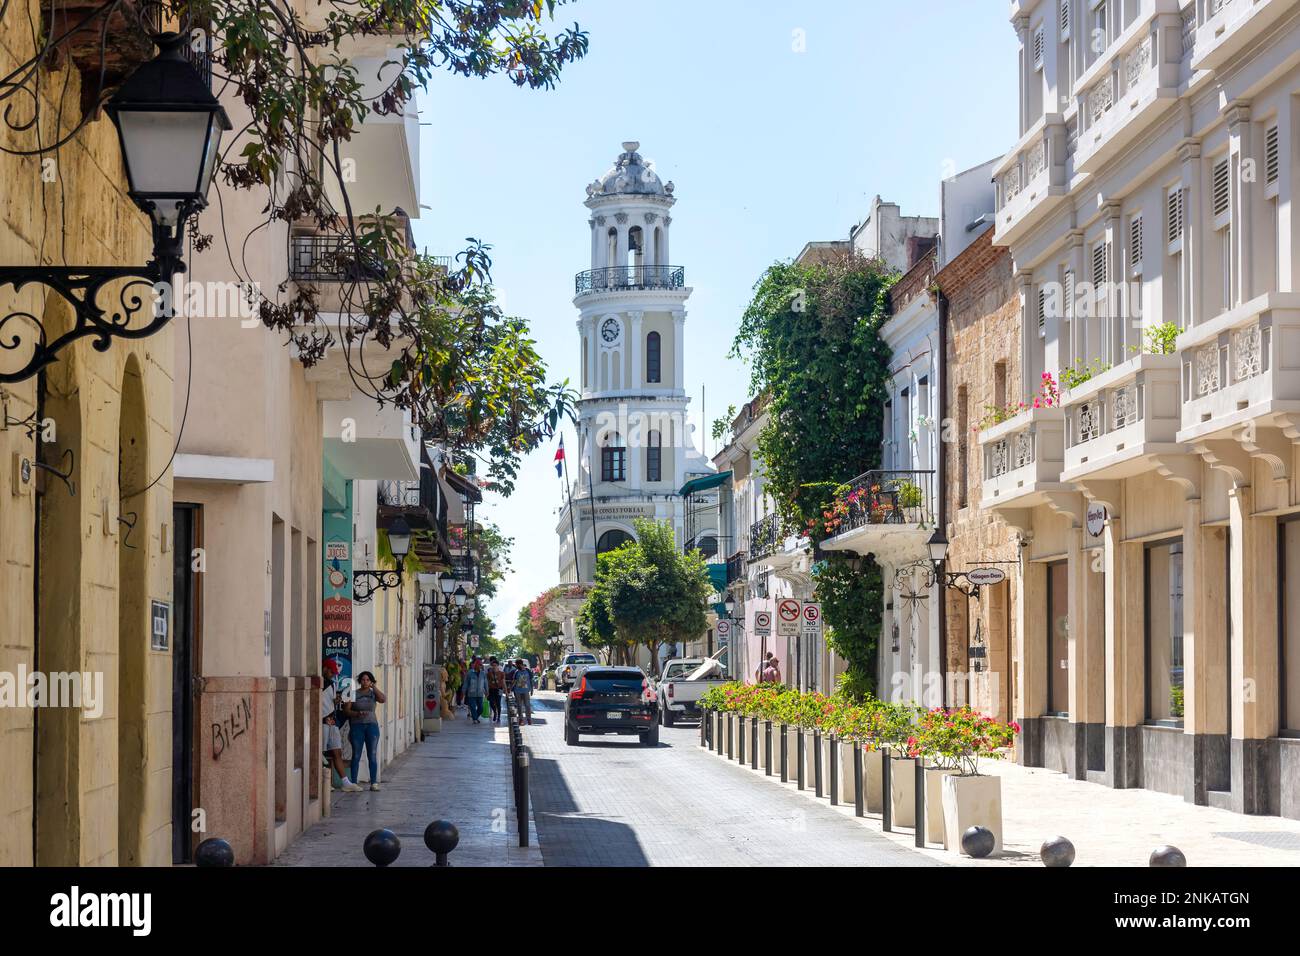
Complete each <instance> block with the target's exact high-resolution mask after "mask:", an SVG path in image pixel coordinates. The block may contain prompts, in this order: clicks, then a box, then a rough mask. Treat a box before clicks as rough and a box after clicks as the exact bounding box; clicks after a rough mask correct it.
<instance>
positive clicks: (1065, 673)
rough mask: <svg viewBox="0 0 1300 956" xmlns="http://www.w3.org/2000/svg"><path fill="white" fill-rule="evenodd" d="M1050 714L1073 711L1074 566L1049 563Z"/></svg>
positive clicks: (1048, 686) (1062, 715) (1048, 701)
mask: <svg viewBox="0 0 1300 956" xmlns="http://www.w3.org/2000/svg"><path fill="white" fill-rule="evenodd" d="M1047 713H1048V714H1051V715H1054V716H1059V717H1066V716H1068V715H1069V713H1070V565H1069V562H1066V561H1057V562H1054V563H1052V564H1049V565H1048V566H1047Z"/></svg>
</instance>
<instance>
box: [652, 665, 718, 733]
mask: <svg viewBox="0 0 1300 956" xmlns="http://www.w3.org/2000/svg"><path fill="white" fill-rule="evenodd" d="M719 653H720V654H721V653H725V652H721V651H720V652H719ZM729 681H730V678H728V677H726V676H724V674H723V668H722V662H721V661H719V660H717V658H716V657H675V658H673V659H672V660H670V661H667V662H666V663H665V664H664V668H663V675H662V676H661V677H660V678H659V683H658V684H657V685H656V686H655V690H656V692H657V695H658V697H659V721H660V723H662V724H663V725H664V726H665V727H671V726H672V725H673V721H675V720H676V719H677V718H678V717H690V718H698V717H699V716H700V698H701V697H703V696H704V695H705V693H706V692H708V690H709V688H711V687H717V686H718V685H719V684H726V683H728V682H729Z"/></svg>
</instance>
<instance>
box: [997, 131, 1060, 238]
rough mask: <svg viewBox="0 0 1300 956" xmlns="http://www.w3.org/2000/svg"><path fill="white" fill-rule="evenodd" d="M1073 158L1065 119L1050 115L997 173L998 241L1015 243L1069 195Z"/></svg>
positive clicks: (1021, 142)
mask: <svg viewBox="0 0 1300 956" xmlns="http://www.w3.org/2000/svg"><path fill="white" fill-rule="evenodd" d="M1071 176H1073V158H1072V157H1071V155H1070V142H1069V138H1068V134H1067V130H1066V125H1065V119H1064V117H1063V116H1061V114H1059V113H1049V114H1048V115H1046V116H1044V117H1043V118H1042V119H1040V120H1039V121H1038V122H1037V123H1035V124H1034V125H1033V127H1032V128H1030V130H1029V132H1028V133H1026V134H1025V135H1024V136H1023V137H1022V138H1021V140H1020V142H1019V143H1017V144H1016V146H1015V147H1014V148H1013V149H1012V150H1011V152H1009V153H1008V154H1007V155H1006V158H1004V159H1003V160H1002V162H1001V163H1000V164H999V165H998V166H997V167H996V168H995V169H994V171H993V182H994V191H995V193H996V198H995V205H996V208H997V215H996V219H995V229H996V230H997V232H996V240H997V242H999V243H1007V242H1014V241H1016V240H1017V239H1019V238H1020V237H1021V236H1023V235H1024V234H1025V232H1026V231H1027V230H1028V228H1029V227H1030V226H1031V225H1032V224H1033V223H1034V222H1037V221H1038V220H1039V219H1040V218H1041V216H1042V215H1044V214H1045V213H1046V212H1047V211H1048V210H1050V209H1051V208H1052V207H1054V206H1056V205H1057V203H1058V202H1059V201H1060V200H1061V199H1062V198H1064V197H1065V196H1066V195H1067V194H1068V193H1069V191H1070V178H1071Z"/></svg>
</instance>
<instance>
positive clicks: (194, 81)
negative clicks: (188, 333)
mask: <svg viewBox="0 0 1300 956" xmlns="http://www.w3.org/2000/svg"><path fill="white" fill-rule="evenodd" d="M188 42H189V39H188V37H185V36H181V35H179V34H175V33H162V34H159V35H157V36H155V37H154V43H155V45H156V46H157V47H158V54H157V56H155V57H154V58H153V59H152V60H149V61H148V62H147V63H143V64H141V65H140V66H139V67H138V68H137V69H136V70H135V71H134V72H133V73H132V74H131V75H130V76H128V77H127V78H126V80H125V82H123V84H122V85H121V87H119V88H118V90H117V92H116V93H114V94H113V96H112V98H111V99H110V100H109V101H108V103H107V104H106V105H105V107H104V109H105V112H106V113H108V115H109V117H110V118H111V119H112V121H113V125H114V126H115V127H116V128H117V133H118V139H119V141H120V145H121V149H122V165H123V166H124V167H125V169H126V177H127V183H128V195H129V196H130V197H131V199H132V201H134V202H135V204H136V205H137V206H139V207H140V208H141V209H142V210H143V211H144V212H145V213H146V214H147V215H148V216H149V218H150V220H151V221H152V224H153V259H152V260H150V261H149V263H147V264H146V265H142V266H136V265H128V266H57V267H56V266H43V265H38V266H7V267H0V285H11V286H13V287H14V290H15V291H18V290H20V289H22V287H23V286H25V285H27V284H29V283H33V282H35V283H39V284H41V285H43V286H46V287H47V288H49V289H50V290H52V291H53V292H55V293H56V294H57V295H59V296H61V297H62V298H63V299H64V300H65V301H66V302H67V303H68V305H69V306H71V307H72V309H73V311H74V313H75V314H76V322H75V323H74V324H73V326H72V327H71V328H70V329H69V330H68V331H66V332H64V333H63V334H62V335H59V336H58V337H56V338H54V339H52V340H49V341H47V340H46V339H45V337H44V335H43V333H38V334H37V336H36V337H35V340H34V341H33V342H32V344H31V346H30V353H28V352H27V351H26V350H25V348H24V347H23V345H22V339H21V337H20V335H19V334H18V333H17V332H16V331H14V329H12V328H11V329H5V326H6V325H8V324H9V323H10V322H11V320H22V321H25V322H32V323H34V322H35V321H36V320H35V318H34V317H33V316H31V315H30V314H28V313H26V312H21V311H17V312H8V313H7V314H4V315H0V341H4V342H5V349H6V350H15V349H24V350H23V351H20V352H19V354H23V355H26V356H27V358H26V362H25V363H24V364H23V365H22V366H20V367H18V368H16V369H12V370H10V369H5V368H0V383H4V382H19V381H24V380H26V379H29V378H31V377H32V376H34V375H36V374H37V373H38V372H40V371H41V369H43V368H45V367H46V366H47V365H50V364H52V363H53V362H55V361H57V359H58V356H59V353H60V352H61V351H62V350H63V349H64V348H66V347H67V346H69V345H71V344H72V343H73V342H75V341H76V340H77V339H80V338H84V337H86V336H94V337H95V342H94V346H95V348H96V349H97V350H98V351H101V352H105V351H107V350H108V347H109V345H110V344H111V343H112V340H113V339H114V338H125V339H142V338H147V337H148V336H150V335H153V334H154V333H155V332H158V331H159V330H160V329H161V328H162V327H163V326H164V325H166V324H167V323H168V322H169V321H171V318H172V316H173V315H174V314H175V310H174V308H173V305H172V299H173V293H172V290H171V289H169V288H166V287H169V286H170V285H171V282H172V279H173V278H174V277H175V275H176V274H177V273H179V272H184V271H185V263H184V261H183V258H182V254H183V248H184V237H185V222H186V220H187V219H188V218H189V217H190V216H191V215H193V214H194V213H195V212H198V211H199V210H201V209H203V208H204V206H206V205H207V195H208V187H209V186H210V185H211V183H212V174H213V171H214V170H215V169H216V163H217V157H218V155H219V152H220V146H221V134H222V133H224V132H226V131H227V130H229V129H230V128H231V124H230V118H229V117H228V116H226V111H225V110H224V109H222V107H221V103H220V102H219V101H218V100H217V98H216V97H215V96H213V95H212V92H211V90H209V89H208V85H207V83H206V82H205V81H204V79H203V76H202V75H201V74H200V73H199V71H198V70H197V69H195V68H194V67H193V66H192V65H191V64H190V63H189V61H187V60H186V59H185V55H184V52H183V50H184V47H185V44H186V43H188ZM121 279H127V280H132V281H130V282H128V283H127V285H126V286H125V287H124V288H123V289H122V291H121V293H120V295H119V303H118V305H117V306H116V307H113V308H112V310H111V311H112V314H111V315H110V314H106V310H105V309H103V308H101V307H100V306H99V305H98V304H97V301H96V300H97V298H98V296H99V293H100V291H101V290H102V289H103V287H104V286H105V285H107V284H109V283H111V282H115V281H117V280H121ZM135 286H150V287H152V294H151V295H144V294H142V293H140V292H131V289H132V287H135ZM160 287H161V288H160ZM154 303H156V304H154ZM146 305H152V308H151V310H150V311H151V315H150V319H149V321H148V322H147V323H144V324H137V325H136V326H132V325H131V320H132V318H134V317H135V315H136V313H139V312H141V311H143V310H144V308H145V306H146Z"/></svg>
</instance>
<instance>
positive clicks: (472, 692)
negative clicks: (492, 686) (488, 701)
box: [465, 657, 488, 724]
mask: <svg viewBox="0 0 1300 956" xmlns="http://www.w3.org/2000/svg"><path fill="white" fill-rule="evenodd" d="M487 691H488V682H487V674H485V673H483V659H482V658H481V657H476V658H474V663H473V664H471V665H470V666H469V673H468V674H466V675H465V703H466V704H467V705H468V707H469V718H470V720H472V721H474V723H476V724H480V723H482V722H483V720H482V717H483V698H484V697H485V696H487Z"/></svg>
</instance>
